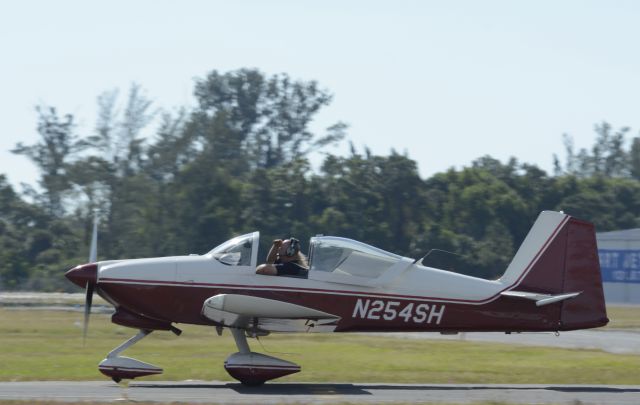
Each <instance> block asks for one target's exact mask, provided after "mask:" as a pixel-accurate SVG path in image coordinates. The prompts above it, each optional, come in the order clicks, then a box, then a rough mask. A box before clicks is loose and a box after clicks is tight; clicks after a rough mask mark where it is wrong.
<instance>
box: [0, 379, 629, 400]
mask: <svg viewBox="0 0 640 405" xmlns="http://www.w3.org/2000/svg"><path fill="white" fill-rule="evenodd" d="M2 399H20V400H45V399H46V400H56V401H69V402H86V401H119V402H122V401H123V400H129V401H132V402H134V401H162V402H172V401H180V402H190V403H234V404H256V403H260V404H282V403H289V404H291V403H297V404H331V403H355V404H369V403H398V402H403V403H411V402H419V403H422V402H433V403H449V404H452V403H453V404H470V403H474V402H480V401H495V402H506V403H514V404H547V403H548V404H551V403H553V404H572V405H573V404H576V403H579V404H583V405H586V404H608V405H637V404H638V403H640V386H611V385H532V384H521V385H503V384H499V385H495V384H487V385H482V384H341V383H322V384H317V383H313V384H312V383H270V384H266V385H264V386H262V387H257V388H248V387H244V386H242V385H240V384H237V383H228V382H221V381H211V382H209V381H206V382H205V381H183V382H140V383H136V382H133V383H131V384H130V385H129V387H128V388H123V387H121V386H119V385H117V384H114V383H112V382H109V381H85V382H67V381H59V382H58V381H47V382H42V381H35V382H2V383H0V400H2Z"/></svg>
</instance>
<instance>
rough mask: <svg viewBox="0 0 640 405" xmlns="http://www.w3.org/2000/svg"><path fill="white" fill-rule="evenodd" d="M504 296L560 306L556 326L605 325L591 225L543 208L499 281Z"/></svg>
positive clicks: (593, 233)
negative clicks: (503, 289) (502, 286)
mask: <svg viewBox="0 0 640 405" xmlns="http://www.w3.org/2000/svg"><path fill="white" fill-rule="evenodd" d="M499 281H500V282H501V283H503V285H504V286H505V287H506V290H505V291H503V292H502V295H504V296H511V297H518V298H524V299H530V300H533V301H535V302H536V305H537V306H544V305H550V304H554V303H559V305H561V307H560V312H559V320H558V330H572V329H584V328H595V327H599V326H604V325H606V324H607V323H608V322H609V320H608V319H607V312H606V308H605V301H604V293H603V290H602V277H601V275H600V261H599V259H598V248H597V245H596V236H595V229H594V226H593V224H591V223H589V222H586V221H581V220H578V219H576V218H573V217H571V216H569V215H566V214H563V213H560V212H552V211H543V212H542V213H540V215H539V216H538V219H537V220H536V222H535V223H534V225H533V227H532V228H531V230H530V231H529V234H528V235H527V237H526V238H525V240H524V242H523V243H522V245H521V246H520V248H519V249H518V252H517V253H516V255H515V256H514V258H513V260H512V261H511V264H510V265H509V267H508V268H507V270H506V272H505V273H504V275H503V276H502V277H501V278H500V280H499Z"/></svg>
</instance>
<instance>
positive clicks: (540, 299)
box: [500, 291, 581, 307]
mask: <svg viewBox="0 0 640 405" xmlns="http://www.w3.org/2000/svg"><path fill="white" fill-rule="evenodd" d="M580 293H581V291H579V292H574V293H569V294H557V295H550V294H538V293H531V292H525V291H503V292H501V293H500V295H503V296H505V297H514V298H524V299H527V300H532V301H535V302H536V306H538V307H542V306H544V305H549V304H553V303H554V302H560V301H564V300H568V299H570V298H574V297H577V296H578V295H579V294H580Z"/></svg>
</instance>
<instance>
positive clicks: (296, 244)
mask: <svg viewBox="0 0 640 405" xmlns="http://www.w3.org/2000/svg"><path fill="white" fill-rule="evenodd" d="M289 240H290V241H291V243H290V244H289V246H288V247H287V251H286V252H285V255H287V256H289V257H292V256H295V255H296V254H297V253H298V252H299V251H300V241H299V240H298V239H296V238H289Z"/></svg>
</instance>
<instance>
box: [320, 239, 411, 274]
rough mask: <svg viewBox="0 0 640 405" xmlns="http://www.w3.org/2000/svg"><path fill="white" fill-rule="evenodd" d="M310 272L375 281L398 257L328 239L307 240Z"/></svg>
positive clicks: (348, 242) (348, 241) (344, 240)
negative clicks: (309, 242) (309, 245)
mask: <svg viewBox="0 0 640 405" xmlns="http://www.w3.org/2000/svg"><path fill="white" fill-rule="evenodd" d="M310 256H311V257H310V262H311V263H310V265H311V269H310V270H311V271H323V272H329V273H333V274H336V275H348V276H357V277H365V278H376V277H378V276H380V275H381V274H382V273H384V272H385V271H386V270H387V269H388V268H390V267H391V266H393V264H394V263H396V262H397V261H398V260H400V259H402V257H401V256H398V255H395V254H393V253H389V252H385V251H384V250H381V249H378V248H375V247H373V246H369V245H367V244H364V243H361V242H357V241H355V240H351V239H346V238H338V237H332V236H324V237H315V238H311V255H310Z"/></svg>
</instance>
